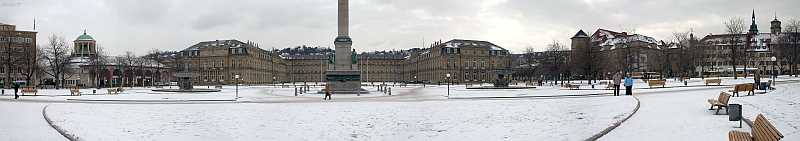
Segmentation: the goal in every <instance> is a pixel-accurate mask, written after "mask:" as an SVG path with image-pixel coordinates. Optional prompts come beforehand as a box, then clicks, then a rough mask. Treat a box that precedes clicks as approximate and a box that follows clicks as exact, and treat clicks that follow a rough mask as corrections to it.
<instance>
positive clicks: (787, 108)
mask: <svg viewBox="0 0 800 141" xmlns="http://www.w3.org/2000/svg"><path fill="white" fill-rule="evenodd" d="M776 88H777V89H776V90H775V91H772V92H769V93H767V94H757V95H755V96H744V97H734V98H732V99H731V103H738V104H742V113H743V114H744V115H743V116H745V117H746V118H748V119H750V120H754V119H755V117H756V115H758V114H764V116H765V117H766V118H767V120H769V121H770V122H771V123H772V124H773V125H774V126H775V127H776V128H778V131H780V132H781V133H782V134H783V135H784V136H786V138H785V139H784V140H800V94H798V92H800V83H788V84H780V83H778V85H777V86H776Z"/></svg>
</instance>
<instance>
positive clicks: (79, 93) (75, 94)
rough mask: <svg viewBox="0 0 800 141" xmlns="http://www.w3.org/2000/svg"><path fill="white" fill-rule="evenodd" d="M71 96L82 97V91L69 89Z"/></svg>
mask: <svg viewBox="0 0 800 141" xmlns="http://www.w3.org/2000/svg"><path fill="white" fill-rule="evenodd" d="M69 95H71V96H81V90H80V89H79V88H78V87H73V88H69Z"/></svg>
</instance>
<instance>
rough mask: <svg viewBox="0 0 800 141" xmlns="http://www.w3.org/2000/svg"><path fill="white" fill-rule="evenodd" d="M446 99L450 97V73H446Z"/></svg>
mask: <svg viewBox="0 0 800 141" xmlns="http://www.w3.org/2000/svg"><path fill="white" fill-rule="evenodd" d="M447 97H450V73H447Z"/></svg>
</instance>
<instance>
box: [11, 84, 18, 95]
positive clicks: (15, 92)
mask: <svg viewBox="0 0 800 141" xmlns="http://www.w3.org/2000/svg"><path fill="white" fill-rule="evenodd" d="M12 85H14V86H13V87H14V99H19V95H18V94H17V92H18V91H19V84H17V83H12Z"/></svg>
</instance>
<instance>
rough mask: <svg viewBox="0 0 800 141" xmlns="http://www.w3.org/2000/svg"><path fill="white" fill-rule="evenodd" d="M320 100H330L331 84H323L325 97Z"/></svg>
mask: <svg viewBox="0 0 800 141" xmlns="http://www.w3.org/2000/svg"><path fill="white" fill-rule="evenodd" d="M322 100H331V85H330V84H325V97H323V98H322Z"/></svg>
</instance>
